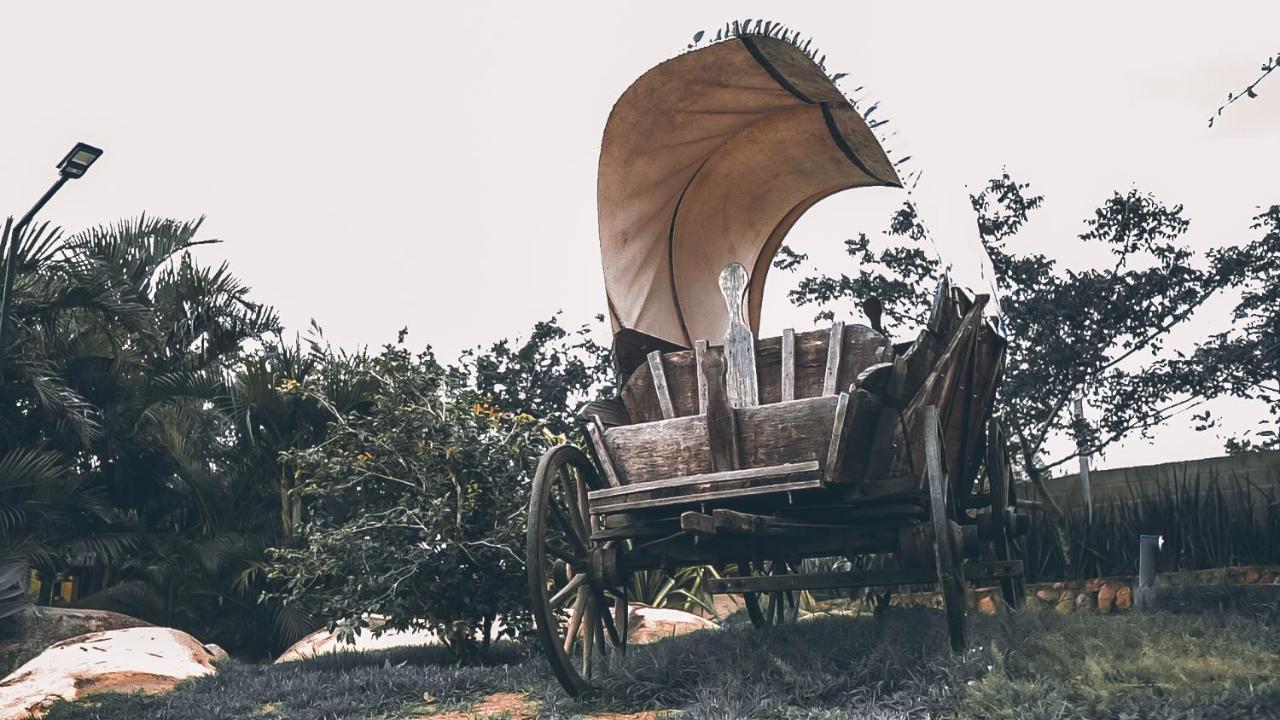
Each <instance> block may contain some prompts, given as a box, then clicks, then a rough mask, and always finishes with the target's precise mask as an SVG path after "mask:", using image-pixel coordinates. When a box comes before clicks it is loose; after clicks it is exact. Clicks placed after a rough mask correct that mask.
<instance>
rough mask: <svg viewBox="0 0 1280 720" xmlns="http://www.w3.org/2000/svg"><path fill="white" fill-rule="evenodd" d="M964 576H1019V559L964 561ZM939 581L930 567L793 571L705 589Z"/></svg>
mask: <svg viewBox="0 0 1280 720" xmlns="http://www.w3.org/2000/svg"><path fill="white" fill-rule="evenodd" d="M963 573H964V579H966V580H996V579H1001V578H1012V577H1021V576H1022V573H1023V570H1022V561H1021V560H1003V561H996V562H989V563H965V565H964V567H963ZM937 582H938V574H937V572H935V571H934V570H933V568H912V569H909V570H902V569H897V568H893V569H887V570H849V571H846V572H821V573H808V574H796V575H758V576H752V577H724V578H708V579H707V590H708V591H709V592H711V593H713V594H720V593H742V592H781V591H801V590H837V589H841V588H859V587H885V586H890V585H931V584H934V583H937Z"/></svg>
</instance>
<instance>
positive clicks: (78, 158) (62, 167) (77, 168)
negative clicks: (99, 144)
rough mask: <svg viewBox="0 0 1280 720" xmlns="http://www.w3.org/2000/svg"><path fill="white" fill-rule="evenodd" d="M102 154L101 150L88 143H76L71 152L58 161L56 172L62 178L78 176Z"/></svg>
mask: <svg viewBox="0 0 1280 720" xmlns="http://www.w3.org/2000/svg"><path fill="white" fill-rule="evenodd" d="M101 156H102V150H101V149H100V148H96V147H94V146H92V145H89V144H88V143H82V142H81V143H76V146H75V147H73V148H71V152H69V153H67V156H66V157H64V158H62V162H60V163H58V173H59V174H60V175H62V177H64V178H71V179H74V178H78V177H80V176H81V175H84V174H85V172H87V171H88V170H89V166H90V165H92V164H93V163H94V161H96V160H97V159H98V158H99V157H101Z"/></svg>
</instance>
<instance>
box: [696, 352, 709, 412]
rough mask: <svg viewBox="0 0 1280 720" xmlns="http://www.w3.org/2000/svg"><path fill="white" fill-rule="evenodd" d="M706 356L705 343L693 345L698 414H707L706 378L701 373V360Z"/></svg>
mask: <svg viewBox="0 0 1280 720" xmlns="http://www.w3.org/2000/svg"><path fill="white" fill-rule="evenodd" d="M706 354H707V341H706V340H699V341H697V342H695V343H694V344H693V362H694V367H696V368H697V370H698V414H699V415H706V414H707V376H706V375H704V374H703V373H702V358H703V356H705V355H706Z"/></svg>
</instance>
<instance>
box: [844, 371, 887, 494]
mask: <svg viewBox="0 0 1280 720" xmlns="http://www.w3.org/2000/svg"><path fill="white" fill-rule="evenodd" d="M850 406H851V409H850V411H849V415H848V419H846V420H845V424H846V425H847V426H848V427H847V428H846V429H845V432H846V433H847V438H846V440H845V448H844V460H843V465H842V466H841V468H840V475H839V479H838V482H843V483H854V484H856V483H860V482H862V480H863V478H865V477H866V474H867V463H868V461H869V456H870V453H871V442H872V440H874V439H875V432H876V425H877V423H878V422H879V419H880V398H879V397H878V396H876V395H872V394H871V393H869V392H867V391H866V390H856V391H854V393H853V395H852V396H851V397H850Z"/></svg>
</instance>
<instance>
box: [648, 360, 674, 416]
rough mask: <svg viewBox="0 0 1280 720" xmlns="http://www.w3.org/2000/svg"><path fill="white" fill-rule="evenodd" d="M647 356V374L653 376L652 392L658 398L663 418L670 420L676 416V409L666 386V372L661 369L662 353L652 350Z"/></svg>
mask: <svg viewBox="0 0 1280 720" xmlns="http://www.w3.org/2000/svg"><path fill="white" fill-rule="evenodd" d="M647 357H648V360H649V374H650V376H652V377H653V393H654V395H656V396H657V398H658V408H659V409H661V410H662V417H663V419H666V420H670V419H671V418H673V417H675V416H676V409H675V406H674V405H672V404H671V391H670V390H669V389H668V388H667V373H666V371H665V370H663V369H662V353H660V352H658V351H657V350H654V351H653V352H651V353H649V355H648V356H647Z"/></svg>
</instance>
